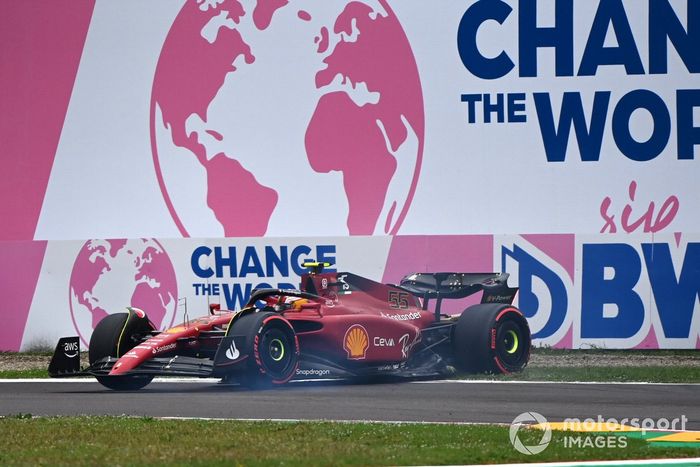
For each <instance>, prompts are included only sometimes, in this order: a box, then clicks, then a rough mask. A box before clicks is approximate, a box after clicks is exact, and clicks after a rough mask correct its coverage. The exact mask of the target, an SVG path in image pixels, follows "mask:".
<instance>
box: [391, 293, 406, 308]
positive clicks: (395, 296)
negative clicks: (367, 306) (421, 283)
mask: <svg viewBox="0 0 700 467" xmlns="http://www.w3.org/2000/svg"><path fill="white" fill-rule="evenodd" d="M389 306H390V307H391V308H396V309H399V310H404V309H406V308H408V293H407V292H399V291H398V290H390V291H389Z"/></svg>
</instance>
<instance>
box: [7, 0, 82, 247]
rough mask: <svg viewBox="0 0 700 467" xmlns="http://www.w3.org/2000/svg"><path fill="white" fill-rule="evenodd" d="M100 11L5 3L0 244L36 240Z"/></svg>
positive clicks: (62, 3) (70, 0)
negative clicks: (92, 23) (82, 61)
mask: <svg viewBox="0 0 700 467" xmlns="http://www.w3.org/2000/svg"><path fill="white" fill-rule="evenodd" d="M93 8H94V0H82V1H74V0H52V1H45V2H24V1H19V2H11V1H3V2H0V56H2V60H0V102H2V112H0V141H2V155H3V158H2V159H3V166H2V175H0V200H2V202H0V219H3V222H2V225H0V241H1V240H31V239H33V238H34V231H35V230H36V225H37V221H38V219H39V213H40V212H41V205H42V203H43V201H44V195H45V193H46V186H47V184H48V180H49V175H50V173H51V167H52V165H53V160H54V156H55V154H56V148H57V146H58V140H59V138H60V135H61V130H62V128H63V121H64V119H65V115H66V110H67V108H68V102H69V100H70V96H71V92H72V89H73V83H74V81H75V76H76V73H77V70H78V64H79V63H80V56H81V54H82V51H83V46H84V43H85V37H86V35H87V30H88V26H89V24H90V18H91V16H92V10H93Z"/></svg>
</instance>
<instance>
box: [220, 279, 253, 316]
mask: <svg viewBox="0 0 700 467" xmlns="http://www.w3.org/2000/svg"><path fill="white" fill-rule="evenodd" d="M222 285H223V289H224V299H225V300H226V308H228V309H229V310H238V309H240V308H241V307H243V306H244V305H245V304H246V303H247V302H248V299H249V298H250V294H251V292H252V291H253V286H252V285H251V284H246V285H245V289H242V288H241V284H222Z"/></svg>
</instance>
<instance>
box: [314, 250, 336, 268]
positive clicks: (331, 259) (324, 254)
mask: <svg viewBox="0 0 700 467" xmlns="http://www.w3.org/2000/svg"><path fill="white" fill-rule="evenodd" d="M331 255H332V256H331ZM316 259H317V260H318V261H319V262H321V263H325V262H328V263H331V264H335V245H318V246H317V247H316ZM325 271H326V272H336V269H335V268H326V269H325Z"/></svg>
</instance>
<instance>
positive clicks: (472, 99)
mask: <svg viewBox="0 0 700 467" xmlns="http://www.w3.org/2000/svg"><path fill="white" fill-rule="evenodd" d="M462 102H466V103H467V121H468V122H469V123H475V122H476V103H477V102H481V94H462Z"/></svg>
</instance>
